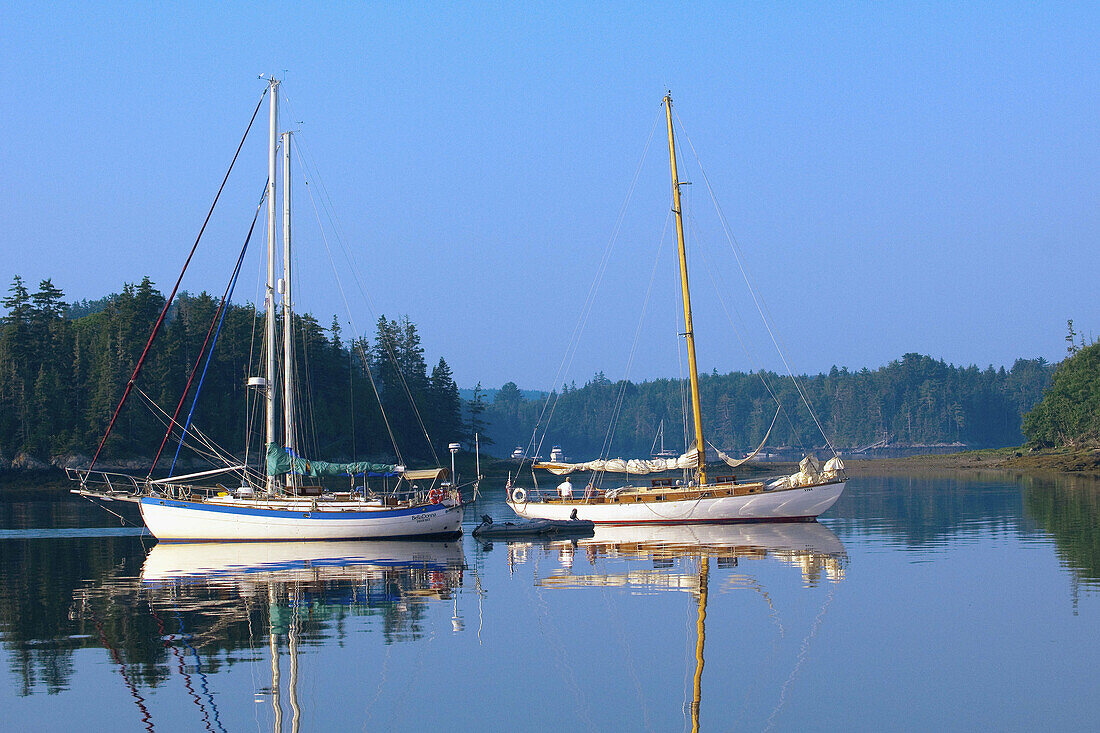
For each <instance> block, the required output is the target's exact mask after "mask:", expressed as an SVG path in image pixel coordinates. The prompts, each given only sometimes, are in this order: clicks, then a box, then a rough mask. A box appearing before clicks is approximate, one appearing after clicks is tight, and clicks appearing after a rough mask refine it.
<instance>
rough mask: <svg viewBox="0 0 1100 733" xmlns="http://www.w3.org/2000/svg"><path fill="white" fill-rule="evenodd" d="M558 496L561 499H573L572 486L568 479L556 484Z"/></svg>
mask: <svg viewBox="0 0 1100 733" xmlns="http://www.w3.org/2000/svg"><path fill="white" fill-rule="evenodd" d="M558 496H560V497H561V498H563V499H572V498H573V484H572V482H571V481H570V480H569V479H568V478H567V479H565V480H564V481H562V482H561V483H560V484H558Z"/></svg>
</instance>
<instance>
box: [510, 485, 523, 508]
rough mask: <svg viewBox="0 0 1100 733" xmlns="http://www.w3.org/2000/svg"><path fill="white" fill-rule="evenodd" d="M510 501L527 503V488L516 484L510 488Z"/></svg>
mask: <svg viewBox="0 0 1100 733" xmlns="http://www.w3.org/2000/svg"><path fill="white" fill-rule="evenodd" d="M512 503H513V504H526V503H527V489H525V488H523V487H521V486H517V487H516V488H514V489H512Z"/></svg>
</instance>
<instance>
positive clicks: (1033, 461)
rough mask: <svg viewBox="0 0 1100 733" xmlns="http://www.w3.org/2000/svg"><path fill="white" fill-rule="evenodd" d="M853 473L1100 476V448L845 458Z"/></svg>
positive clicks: (982, 451) (1015, 449) (994, 450)
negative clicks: (952, 472) (938, 472)
mask: <svg viewBox="0 0 1100 733" xmlns="http://www.w3.org/2000/svg"><path fill="white" fill-rule="evenodd" d="M844 464H845V466H847V467H848V470H849V472H850V473H852V474H855V475H860V474H875V473H914V472H928V471H989V470H1004V471H1015V472H1018V473H1064V474H1072V475H1078V476H1086V477H1092V478H1100V448H1079V449H1070V448H1052V449H1048V450H1041V451H1029V450H1028V449H1026V448H1022V447H1020V448H994V449H989V450H973V451H964V452H962V453H949V454H946V455H928V456H909V457H908V458H876V459H864V460H856V459H851V460H845V462H844Z"/></svg>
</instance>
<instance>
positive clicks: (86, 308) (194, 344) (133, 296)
mask: <svg viewBox="0 0 1100 733" xmlns="http://www.w3.org/2000/svg"><path fill="white" fill-rule="evenodd" d="M0 303H2V305H3V306H4V309H5V315H4V316H3V317H2V319H0V467H3V466H6V465H10V464H11V462H12V461H13V459H15V458H16V457H18V456H21V455H22V456H24V462H26V461H28V460H30V461H31V462H32V463H34V462H35V461H41V462H49V461H51V460H53V461H54V462H55V463H60V462H63V460H65V459H66V457H67V458H68V459H69V460H78V459H80V458H84V457H86V456H89V455H91V454H92V453H93V452H94V451H95V450H96V448H97V445H98V443H99V440H100V438H101V436H102V435H103V433H104V430H105V428H106V426H107V424H108V421H109V420H110V417H111V414H112V412H113V411H114V409H115V406H116V404H117V402H118V400H119V397H120V396H121V395H122V393H123V391H124V389H125V387H126V383H127V381H128V380H129V378H130V375H131V373H132V371H133V368H134V365H135V363H136V361H137V359H138V357H139V355H140V354H141V352H142V350H143V348H144V347H145V343H146V340H147V338H148V334H149V333H150V330H151V327H152V325H153V324H154V323H155V321H156V319H157V317H158V315H159V314H160V312H161V310H162V308H163V306H164V303H165V297H164V295H163V294H162V293H160V292H159V291H158V290H157V289H156V288H155V287H154V285H153V283H152V282H150V281H149V279H148V278H145V279H143V280H142V281H141V282H139V283H137V284H127V285H125V286H124V287H123V288H122V290H121V291H120V292H118V293H115V294H112V295H109V296H107V297H104V298H101V299H99V300H96V301H91V302H89V301H81V302H79V303H67V302H66V301H65V298H64V293H62V292H61V291H60V290H59V289H58V288H56V287H55V286H54V285H53V284H52V282H51V281H50V280H43V281H42V282H41V283H39V285H38V288H37V290H35V291H34V292H30V289H29V288H28V287H27V285H26V284H25V283H24V281H23V280H22V279H21V278H19V277H16V278H14V280H13V282H12V284H11V286H10V288H9V290H8V293H7V296H6V297H4V298H3V300H2V301H0ZM219 307H220V299H219V298H217V297H215V296H211V295H209V294H207V293H200V294H198V295H190V294H186V293H185V294H181V295H180V296H178V297H177V298H176V300H175V302H174V303H173V304H172V306H171V308H170V309H169V310H168V315H167V318H166V325H165V326H164V328H163V333H162V334H161V335H160V337H159V339H158V340H157V341H156V342H155V344H154V346H153V347H152V349H151V350H150V354H149V358H148V360H147V362H146V364H145V367H144V369H143V371H142V373H141V375H140V376H139V378H138V380H137V382H136V385H135V389H134V391H133V397H132V398H131V399H130V400H129V402H128V403H127V405H126V406H125V407H124V409H123V410H122V412H121V413H120V416H119V419H118V421H117V423H116V427H115V429H114V431H113V432H112V434H111V437H110V439H109V440H108V442H107V444H106V445H105V447H104V451H103V456H105V457H107V458H110V459H116V460H119V459H125V458H134V457H143V458H146V459H149V460H151V459H152V457H153V456H154V455H156V453H157V450H158V446H159V445H160V443H161V442H162V439H163V436H164V432H165V424H166V418H165V416H164V414H163V413H161V414H160V415H158V414H157V413H158V411H163V412H166V413H169V414H170V413H171V412H172V411H173V410H174V409H175V408H176V405H177V403H178V402H179V399H180V395H181V394H182V393H183V392H184V390H185V387H187V385H188V384H189V383H190V384H191V386H190V389H189V390H188V392H187V399H186V400H185V401H184V403H183V404H182V411H181V413H180V421H181V422H182V420H183V417H184V416H186V415H188V414H189V412H190V411H191V409H192V400H193V399H194V394H195V391H196V389H197V387H198V385H199V383H200V382H201V384H202V399H200V400H198V401H197V402H195V404H194V408H193V409H194V416H193V422H194V424H195V425H197V426H199V427H200V428H201V429H202V430H203V431H204V432H205V434H206V435H207V436H209V438H210V439H211V440H213V441H214V442H216V443H217V444H219V445H221V446H222V447H224V448H226V449H228V450H230V451H231V452H234V453H238V454H239V453H241V452H242V451H243V449H244V447H245V446H244V442H245V438H244V436H245V435H246V434H250V432H249V428H252V430H251V433H258V432H259V431H257V430H256V429H255V428H256V427H257V426H258V425H259V424H260V423H258V422H257V421H258V420H262V418H261V417H260V416H259V414H258V405H257V402H258V401H257V400H256V399H255V394H254V393H253V394H251V395H250V393H249V390H248V388H247V386H246V381H247V379H248V377H249V376H256V375H258V374H260V368H261V367H260V356H259V355H260V348H261V347H260V345H259V344H260V342H262V338H257V335H258V334H260V333H262V326H263V317H262V314H257V312H256V311H255V309H254V307H253V306H252V305H250V304H249V305H229V306H227V308H226V310H225V314H224V324H223V326H222V327H221V328H220V330H219V331H218V333H217V348H216V349H215V350H214V351H213V354H212V356H210V361H209V368H208V369H206V370H205V374H202V373H201V372H203V371H204V370H203V369H202V364H203V362H204V360H205V359H206V358H207V357H206V350H205V349H204V344H205V343H206V342H207V340H208V338H209V333H210V331H211V324H212V323H213V322H214V321H215V315H216V314H217V312H218V309H219ZM294 318H295V331H296V333H297V336H296V338H297V339H298V343H299V348H298V352H299V356H298V359H299V363H298V364H297V365H296V369H297V370H298V373H299V374H300V375H301V380H300V381H301V385H300V390H301V393H302V395H303V400H302V402H303V404H304V405H305V408H304V409H303V414H302V415H301V428H300V430H301V434H302V441H301V445H302V452H303V453H305V454H306V455H309V456H310V457H316V458H325V459H331V460H351V459H359V460H362V459H376V460H387V461H388V460H399V461H411V462H413V463H417V462H419V463H439V462H441V461H442V462H445V460H446V446H447V445H448V444H449V443H450V442H453V441H461V442H464V443H467V444H468V443H469V442H470V441H471V440H472V437H473V434H474V433H479V434H480V435H481V436H482V445H483V446H489V448H488V450H489V451H490V452H492V453H495V454H497V455H500V456H502V457H503V456H506V455H508V454H509V453H510V452H511V450H512V448H513V447H515V446H524V447H526V446H527V445H528V444H529V443H530V442H531V441H532V436H536V444H537V443H538V442H539V440H541V445H542V448H541V452H542V453H543V455H546V454H548V452H549V449H550V446H551V445H553V444H560V445H562V446H564V447H565V448H566V451H567V452H568V453H569V454H570V455H571V456H575V457H586V458H587V457H596V456H600V455H616V456H648V455H649V454H650V452H651V451H652V450H653V449H654V443H655V439H656V437H657V435H658V431H659V430H660V431H661V432H662V433H663V438H664V443H665V447H666V448H667V449H670V450H675V451H678V450H681V449H682V448H683V446H684V445H685V421H684V414H685V409H684V406H685V404H686V390H687V386H686V383H685V381H684V380H679V379H657V380H653V381H646V382H641V383H633V382H623V381H619V382H612V381H611V380H609V379H608V378H607V377H606V376H604V375H603V374H602V373H600V374H596V375H595V376H594V377H592V379H590V380H589V381H588V382H587V383H586V384H584V385H583V386H580V387H577V386H576V385H575V384H568V385H563V386H562V388H561V389H560V390H556V391H554V392H552V393H550V395H549V396H548V397H540V396H536V395H533V394H532V393H530V392H527V393H524V392H522V391H521V390H520V389H519V388H518V387H517V385H516V384H515V383H513V382H509V383H507V384H505V385H504V386H503V387H502V388H501V389H500V390H499V391H497V392H496V393H495V394H494V395H493V397H492V399H491V400H490V399H486V398H485V397H484V392H483V391H482V390H481V387H480V384H479V385H478V387H477V388H476V389H475V390H474V391H473V398H472V399H470V400H463V399H461V398H460V396H459V392H458V387H457V385H456V384H455V381H454V378H453V375H452V373H451V370H450V367H449V366H448V365H447V362H446V360H445V359H444V358H442V357H440V358H439V359H438V361H437V362H436V363H435V365H434V366H433V367H432V368H431V369H430V370H429V368H428V362H427V361H426V358H425V351H424V347H423V345H422V344H421V342H420V336H419V334H418V332H417V329H416V326H415V324H413V323H412V322H410V321H409V319H408V318H398V319H393V320H391V319H387V318H386V317H385V316H381V317H380V318H379V319H378V321H377V323H376V324H375V326H376V329H375V333H374V335H373V336H372V337H371V338H370V339H369V340H368V339H367V338H358V339H345V338H344V335H343V333H342V331H341V328H340V324H339V323H338V322H337V321H336V319H335V318H334V319H333V320H332V323H331V324H330V325H329V327H328V328H325V327H322V326H321V325H320V323H319V322H318V321H317V320H316V319H315V318H314V317H312V316H310V315H308V314H303V315H297V314H296V315H295V316H294ZM1097 348H1098V347H1096V346H1084V345H1083V346H1081V347H1078V348H1077V350H1076V351H1075V352H1073V353H1071V354H1070V358H1068V359H1067V360H1066V361H1065V362H1063V363H1062V364H1061V365H1059V366H1057V368H1055V366H1054V365H1051V364H1048V363H1046V362H1045V361H1044V360H1043V359H1018V360H1017V361H1016V362H1015V364H1013V365H1012V367H1011V368H1010V369H1006V368H1004V367H1001V368H994V367H992V366H990V367H986V368H984V369H982V368H979V367H977V366H955V365H952V364H947V363H945V362H944V361H942V360H936V359H933V358H932V357H929V356H925V355H921V354H915V353H911V354H905V355H904V356H902V357H901V358H900V359H898V360H896V361H892V362H890V363H889V364H887V365H885V366H883V367H880V368H878V369H874V370H871V369H867V368H863V369H860V370H858V371H851V370H849V369H847V368H843V367H840V368H838V367H833V368H832V369H831V370H830V371H829V372H828V373H827V374H816V375H810V376H801V377H798V378H797V379H792V378H791V377H789V376H786V375H779V374H775V373H772V372H757V373H740V372H731V373H728V374H719V373H717V372H712V373H710V374H704V375H702V377H701V384H700V393H701V402H702V409H703V415H704V424H705V427H706V432H707V438H708V440H709V441H710V442H711V443H712V444H714V445H715V446H717V447H719V448H722V449H723V450H726V451H728V452H731V453H739V452H742V453H743V452H745V451H748V450H751V449H753V448H755V447H756V446H757V445H758V444H759V443H760V442H761V441H762V440H763V438H764V436H765V434H766V433H767V432H768V430H769V427H771V435H770V436H769V439H768V445H769V446H772V447H776V448H779V447H789V448H791V449H794V450H801V451H807V450H813V449H815V448H816V449H820V447H821V446H823V445H824V439H823V438H822V432H824V434H825V435H828V437H829V440H830V441H831V442H832V445H833V446H834V447H836V448H837V449H848V450H852V449H858V448H861V447H866V446H870V445H874V444H878V443H883V442H886V443H888V444H890V445H902V446H904V445H923V446H928V445H936V444H952V443H954V444H958V443H961V444H965V445H966V446H967V447H972V448H981V447H1000V446H1009V445H1020V444H1021V443H1023V442H1024V440H1025V437H1026V439H1027V440H1029V441H1030V442H1032V443H1033V444H1035V445H1052V444H1058V443H1060V442H1065V441H1066V440H1072V437H1070V436H1085V437H1087V436H1088V435H1092V436H1095V435H1097V433H1098V432H1100V428H1098V423H1097V417H1096V416H1097V414H1100V410H1098V409H1097V405H1096V404H1095V403H1100V393H1097V392H1096V387H1095V385H1096V384H1100V380H1097V379H1096V371H1097V369H1098V363H1100V352H1098V351H1097ZM193 373H194V374H195V375H197V376H196V377H194V378H192V374H193ZM1052 377H1053V380H1054V383H1053V387H1052V389H1051V392H1050V393H1049V394H1047V397H1046V399H1044V393H1046V391H1047V388H1048V386H1050V385H1051V380H1052ZM801 395H805V400H803V399H802V396H801ZM1041 400H1042V402H1041ZM1090 400H1091V401H1090ZM807 402H808V403H809V404H810V405H812V407H813V414H812V415H811V413H810V411H809V410H808V409H807V407H806V403H807ZM778 405H782V409H779V408H778ZM380 406H381V407H382V408H384V409H379V408H380ZM413 406H415V409H414V407H413ZM1033 408H1035V409H1034V410H1033ZM1029 411H1031V413H1030V414H1029V415H1028V417H1027V420H1026V421H1024V415H1025V414H1027V413H1029ZM383 414H384V415H385V416H386V417H387V418H388V423H387V422H386V420H384V419H383ZM815 418H816V420H815ZM1090 420H1091V422H1090ZM818 423H820V426H821V430H819V429H818V427H817V424H818ZM773 424H774V427H772V426H773ZM547 426H548V427H547ZM662 426H663V427H662ZM536 428H537V429H536ZM1025 431H1026V436H1025ZM391 434H392V440H391V437H390V436H391ZM426 436H430V442H429V438H427V437H426ZM395 446H396V447H395ZM535 447H538V446H537V445H536V446H535ZM658 447H659V445H658ZM258 448H259V442H258V438H256V439H254V440H253V443H252V445H251V446H250V450H256V449H258ZM174 455H175V443H174V442H173V441H169V442H168V446H167V448H166V450H165V451H164V455H163V456H162V458H161V459H160V462H158V470H161V471H163V470H166V469H167V468H168V466H169V465H170V463H171V460H172V458H173V457H174ZM74 456H75V459H74ZM27 457H30V458H27Z"/></svg>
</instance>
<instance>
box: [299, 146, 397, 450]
mask: <svg viewBox="0 0 1100 733" xmlns="http://www.w3.org/2000/svg"><path fill="white" fill-rule="evenodd" d="M293 145H294V148H295V149H298V142H297V140H293ZM298 162H299V163H300V164H301V165H302V168H303V171H304V170H305V163H304V162H303V161H302V154H301V151H300V150H299V152H298ZM306 191H307V192H308V193H309V201H310V203H311V204H312V205H313V215H314V216H315V217H316V218H317V223H318V226H320V223H321V215H320V212H318V211H317V202H316V201H315V200H314V198H313V190H312V189H311V188H310V186H309V182H308V181H307V182H306ZM321 241H322V242H324V244H325V252H326V253H327V254H328V261H329V265H330V266H331V267H332V272H333V274H334V275H335V274H336V262H335V260H333V257H332V249H331V248H330V247H329V246H328V237H327V236H326V235H325V230H324V228H323V227H321ZM353 277H354V272H353ZM336 289H337V290H339V291H340V298H341V299H342V300H343V301H344V309H345V310H346V311H347V313H348V323H349V324H350V325H351V330H352V334H353V335H354V336H355V339H354V343H355V346H356V347H358V349H359V356H360V358H361V359H362V360H363V366H364V371H366V373H367V378H368V380H369V381H370V386H371V390H372V391H373V392H374V398H375V399H376V400H377V401H378V411H379V413H381V415H382V423H383V424H384V425H385V426H386V434H387V435H389V437H390V444H391V445H392V446H393V451H394V454H395V455H396V456H397V460H398V462H399V463H401V464H404V463H405V460H404V458H402V457H401V449H400V448H398V447H397V439H396V438H395V437H394V435H393V427H392V426H391V425H390V419H389V417H387V416H386V409H385V408H384V407H383V406H382V395H381V394H379V392H378V385H377V384H375V382H374V374H373V373H372V372H371V368H370V360H369V359H368V358H367V353H366V350H365V349H364V348H363V341H362V338H360V336H359V329H357V328H356V327H355V321H354V318H353V316H352V315H351V305H350V304H349V303H348V297H347V294H346V293H344V284H343V283H342V282H340V278H339V277H337V278H336Z"/></svg>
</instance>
